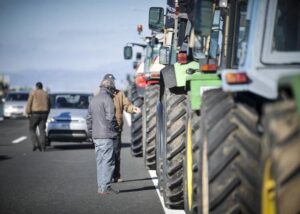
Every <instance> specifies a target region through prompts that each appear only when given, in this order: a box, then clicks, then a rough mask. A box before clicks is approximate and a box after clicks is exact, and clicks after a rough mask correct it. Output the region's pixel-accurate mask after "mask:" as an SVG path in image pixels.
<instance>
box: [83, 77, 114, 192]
mask: <svg viewBox="0 0 300 214" xmlns="http://www.w3.org/2000/svg"><path fill="white" fill-rule="evenodd" d="M113 88H114V82H113V81H111V80H107V79H104V80H103V81H102V82H101V85H100V92H99V93H98V94H97V95H95V96H94V97H93V99H92V101H91V102H90V104H89V110H88V115H87V128H88V131H89V134H90V135H91V136H92V138H93V142H94V143H95V153H96V163H97V183H98V193H99V194H102V195H104V194H109V193H117V191H115V190H113V189H112V188H111V180H112V176H113V172H114V169H115V157H114V146H113V141H114V139H115V138H116V136H117V134H118V133H117V130H118V129H119V127H118V124H117V122H116V119H115V107H114V103H113V99H112V96H113Z"/></svg>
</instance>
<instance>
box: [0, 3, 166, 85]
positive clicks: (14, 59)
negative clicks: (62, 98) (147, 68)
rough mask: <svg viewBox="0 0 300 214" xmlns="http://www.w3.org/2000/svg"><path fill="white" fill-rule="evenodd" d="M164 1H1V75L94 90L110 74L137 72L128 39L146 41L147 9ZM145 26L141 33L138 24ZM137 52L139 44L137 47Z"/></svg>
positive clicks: (121, 79) (122, 81) (120, 80)
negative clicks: (127, 51) (125, 55)
mask: <svg viewBox="0 0 300 214" xmlns="http://www.w3.org/2000/svg"><path fill="white" fill-rule="evenodd" d="M165 4H166V1H164V0H111V1H107V0H0V74H5V75H8V76H9V78H10V85H11V87H14V86H23V87H25V86H26V87H33V86H34V84H35V83H36V82H37V81H42V82H43V83H44V85H45V87H47V88H50V90H51V91H95V90H96V88H98V86H99V83H100V81H101V79H102V77H103V76H104V75H105V74H106V73H112V74H113V75H115V76H116V78H117V87H119V88H123V89H124V88H125V87H126V83H127V82H126V74H127V73H130V74H132V75H133V74H134V71H133V69H132V61H131V60H129V61H125V60H124V59H123V47H124V46H125V45H126V43H127V42H139V43H143V37H145V36H148V35H150V33H151V32H150V31H149V30H148V10H149V8H150V7H151V6H161V7H164V6H165ZM138 24H142V25H143V26H144V31H143V33H142V34H141V35H138V33H137V31H136V26H137V25H138ZM135 50H136V51H139V49H138V48H137V49H135Z"/></svg>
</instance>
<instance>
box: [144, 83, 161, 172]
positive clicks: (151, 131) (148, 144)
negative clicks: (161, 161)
mask: <svg viewBox="0 0 300 214" xmlns="http://www.w3.org/2000/svg"><path fill="white" fill-rule="evenodd" d="M158 99H159V85H148V86H147V87H146V89H145V96H144V101H145V103H144V109H143V110H144V115H143V120H145V121H143V125H144V126H145V127H143V129H144V136H143V137H144V139H143V156H144V162H145V166H146V168H147V169H155V168H156V151H155V144H156V143H155V142H156V105H157V102H158Z"/></svg>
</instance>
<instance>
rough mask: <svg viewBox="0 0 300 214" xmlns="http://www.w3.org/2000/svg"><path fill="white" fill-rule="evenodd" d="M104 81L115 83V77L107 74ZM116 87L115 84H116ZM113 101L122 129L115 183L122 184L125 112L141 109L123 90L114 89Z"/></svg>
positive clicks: (136, 111) (115, 146)
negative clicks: (132, 102) (133, 103)
mask: <svg viewBox="0 0 300 214" xmlns="http://www.w3.org/2000/svg"><path fill="white" fill-rule="evenodd" d="M104 79H106V80H110V81H113V82H114V81H115V77H114V76H113V75H112V74H106V75H105V76H104ZM114 86H115V82H114ZM113 101H114V105H115V114H116V119H117V122H118V125H119V127H120V129H119V131H118V135H117V137H116V139H115V140H114V149H115V171H114V175H113V181H114V182H122V181H123V180H122V178H121V173H120V164H121V158H120V157H121V143H122V141H121V133H122V128H123V111H126V112H127V113H131V114H132V113H140V112H141V110H140V108H138V107H136V106H134V105H132V104H131V103H130V102H129V100H128V98H127V97H126V96H125V94H124V92H123V91H121V90H118V89H116V88H115V87H114V93H113Z"/></svg>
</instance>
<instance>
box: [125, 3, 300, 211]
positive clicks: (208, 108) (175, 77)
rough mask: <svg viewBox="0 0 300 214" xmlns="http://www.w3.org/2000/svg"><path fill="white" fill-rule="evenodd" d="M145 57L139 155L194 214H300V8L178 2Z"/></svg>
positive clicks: (139, 69)
mask: <svg viewBox="0 0 300 214" xmlns="http://www.w3.org/2000/svg"><path fill="white" fill-rule="evenodd" d="M149 28H150V29H151V30H152V35H150V36H149V37H146V38H145V41H146V42H145V43H143V44H138V43H128V45H126V47H125V48H124V57H125V59H131V58H132V55H133V47H134V48H135V47H136V46H138V47H141V48H142V49H143V54H139V53H138V54H137V57H136V60H135V62H134V67H135V68H136V75H135V80H136V81H135V84H133V85H132V87H131V91H130V96H131V100H132V102H133V103H134V104H135V105H137V106H140V107H142V108H143V112H142V114H137V115H133V116H132V131H131V136H132V143H131V152H132V155H133V156H143V159H144V162H145V166H146V167H147V168H148V169H156V172H157V177H158V180H159V189H160V192H161V194H162V196H163V198H164V203H165V206H166V207H168V208H171V209H184V210H185V212H186V213H201V214H203V213H204V214H207V213H217V214H218V213H220V214H223V213H255V214H257V213H263V214H275V213H281V214H283V213H284V214H290V213H291V214H294V213H295V214H296V213H300V203H299V199H300V131H299V130H300V129H299V128H300V123H299V121H300V1H298V0H168V1H167V4H166V8H159V7H152V8H150V10H149Z"/></svg>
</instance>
